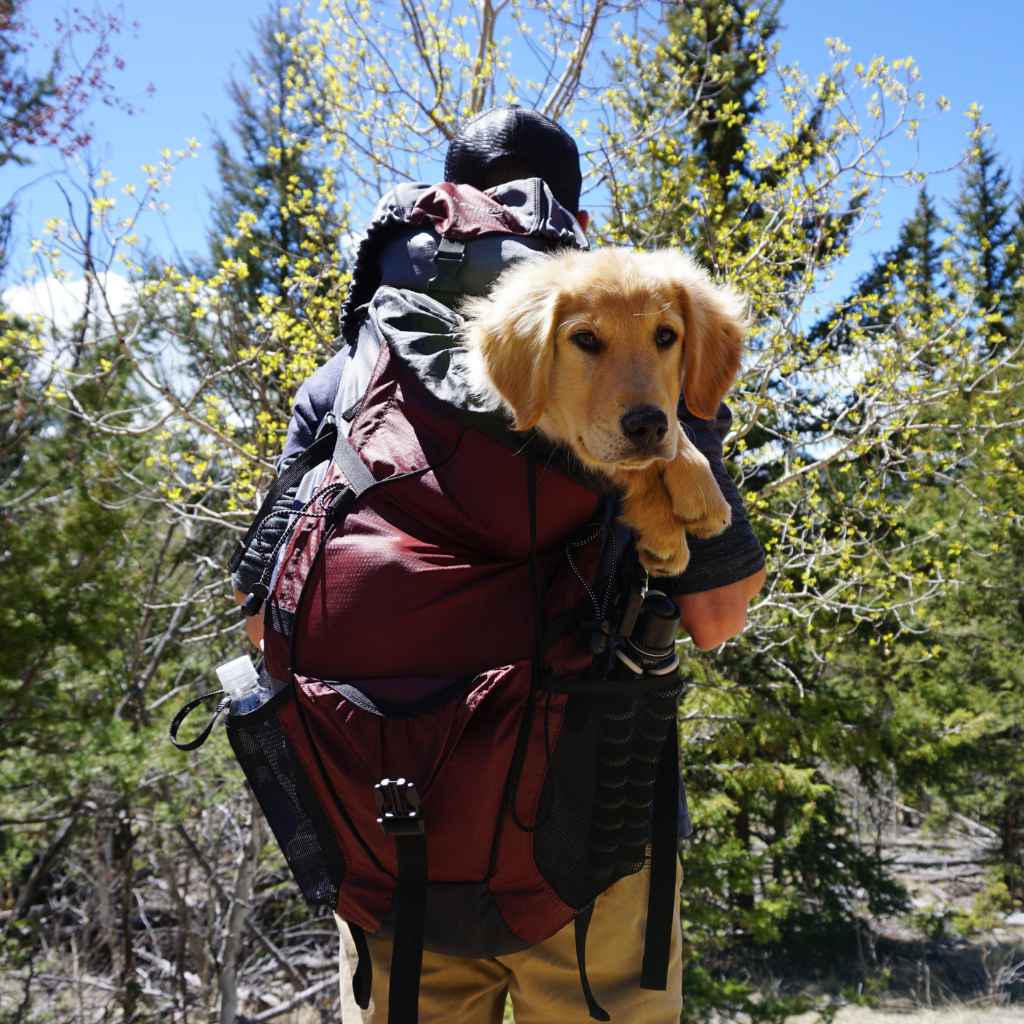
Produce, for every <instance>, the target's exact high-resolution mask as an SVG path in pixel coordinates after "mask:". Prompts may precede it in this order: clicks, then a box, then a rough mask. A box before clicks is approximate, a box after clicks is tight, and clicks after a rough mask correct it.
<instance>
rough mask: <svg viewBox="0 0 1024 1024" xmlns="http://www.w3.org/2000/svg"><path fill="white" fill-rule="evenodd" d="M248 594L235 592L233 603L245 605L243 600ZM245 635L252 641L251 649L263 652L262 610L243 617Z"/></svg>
mask: <svg viewBox="0 0 1024 1024" xmlns="http://www.w3.org/2000/svg"><path fill="white" fill-rule="evenodd" d="M247 597H248V594H243V593H242V592H241V591H240V590H236V591H235V603H236V604H245V599H246V598H247ZM245 635H246V636H247V637H248V638H249V640H250V641H252V645H253V647H257V648H259V650H261V651H262V650H263V610H262V609H260V611H259V612H257V614H255V615H247V616H246V617H245Z"/></svg>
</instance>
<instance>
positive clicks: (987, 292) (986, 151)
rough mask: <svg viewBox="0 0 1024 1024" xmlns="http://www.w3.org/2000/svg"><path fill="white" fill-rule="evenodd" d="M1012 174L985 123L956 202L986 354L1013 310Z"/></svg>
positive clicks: (961, 250)
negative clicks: (1009, 247) (1010, 248)
mask: <svg viewBox="0 0 1024 1024" xmlns="http://www.w3.org/2000/svg"><path fill="white" fill-rule="evenodd" d="M1010 187H1011V181H1010V175H1009V173H1008V172H1007V170H1006V168H1005V167H1004V166H1003V164H1002V163H1001V162H1000V159H999V154H998V152H997V151H996V148H995V145H994V143H993V142H992V141H991V139H990V138H989V137H988V135H986V134H982V133H981V131H980V129H979V130H978V131H977V132H975V138H974V140H973V145H972V146H971V148H970V150H969V151H968V154H967V159H966V162H965V165H964V170H963V175H962V181H961V185H960V193H959V195H958V196H957V198H956V199H955V200H954V202H953V210H954V212H955V214H956V216H957V217H958V218H959V221H960V225H959V228H960V230H959V234H958V238H957V252H958V255H959V256H960V258H961V261H962V264H963V267H964V271H965V273H966V276H967V279H968V281H969V282H970V283H971V285H972V287H973V289H974V294H975V307H976V309H977V311H978V317H979V338H980V347H981V354H982V355H988V354H991V353H992V352H995V351H998V350H999V349H1000V348H1001V347H1002V345H1003V343H1004V342H1005V340H1006V337H1007V333H1008V331H1009V330H1010V325H1009V324H1008V322H1007V320H1008V318H1009V317H1011V316H1012V305H1013V302H1014V301H1015V298H1014V295H1013V279H1012V270H1011V267H1010V265H1009V264H1008V259H1010V258H1012V257H1008V254H1007V245H1008V244H1009V243H1010V241H1011V238H1012V236H1013V223H1012V220H1011V205H1012V196H1011V194H1010Z"/></svg>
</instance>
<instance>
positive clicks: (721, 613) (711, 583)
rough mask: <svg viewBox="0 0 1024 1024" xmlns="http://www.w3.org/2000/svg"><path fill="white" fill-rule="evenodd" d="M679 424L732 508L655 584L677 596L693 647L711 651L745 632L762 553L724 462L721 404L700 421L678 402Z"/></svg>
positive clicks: (726, 419)
mask: <svg viewBox="0 0 1024 1024" xmlns="http://www.w3.org/2000/svg"><path fill="white" fill-rule="evenodd" d="M679 420H680V422H681V423H682V424H683V428H684V429H685V430H686V432H687V434H688V435H689V437H690V439H691V440H692V441H693V443H694V444H695V445H696V446H697V448H698V449H699V450H700V451H701V452H702V453H703V454H704V456H705V457H706V458H707V460H708V462H709V463H710V464H711V469H712V472H713V473H714V474H715V479H716V480H717V481H718V485H719V486H720V487H721V489H722V493H723V494H724V495H725V498H726V500H727V501H728V502H729V505H730V506H731V508H732V525H730V526H729V528H728V529H727V530H725V531H724V532H723V533H721V534H719V535H718V536H717V537H710V538H708V539H706V540H700V539H698V538H696V537H688V538H687V541H688V543H689V546H690V564H689V565H688V566H687V569H686V571H685V572H684V573H682V575H680V576H675V577H671V578H668V579H662V580H658V581H657V583H656V584H655V585H656V586H657V588H658V589H659V590H663V591H664V592H665V593H667V594H670V595H671V596H672V597H674V598H675V600H676V603H677V604H678V605H679V612H680V618H681V624H682V626H683V628H684V629H685V630H686V631H687V632H688V633H689V634H690V636H691V637H692V638H693V642H694V644H696V646H697V647H699V648H700V649H701V650H710V649H712V648H714V647H717V646H718V645H719V644H722V643H724V642H725V641H726V640H728V639H730V638H731V637H734V636H736V635H737V634H738V633H740V632H742V631H743V627H744V626H745V625H746V621H747V607H748V605H749V604H750V601H751V600H752V599H753V598H754V597H755V596H756V595H757V594H758V592H759V591H760V590H761V588H762V586H764V581H765V567H764V551H763V550H762V548H761V545H760V543H759V542H758V540H757V537H755V536H754V531H753V530H752V529H751V528H750V523H749V521H748V520H747V513H746V509H745V508H744V507H743V499H742V498H741V497H740V493H739V491H738V490H737V488H736V485H735V483H733V480H732V478H731V477H730V476H729V474H728V473H727V472H726V469H725V466H724V464H723V462H722V441H723V439H724V438H725V435H726V434H727V433H728V430H729V426H730V424H731V423H732V413H731V412H730V411H729V409H728V407H727V406H725V405H723V406H722V407H721V408H720V409H719V411H718V415H717V417H716V418H715V419H714V420H702V419H698V418H697V417H695V416H692V415H691V414H690V413H689V412H688V411H687V410H686V408H685V406H684V405H682V404H680V409H679Z"/></svg>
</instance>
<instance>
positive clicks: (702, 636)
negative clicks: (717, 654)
mask: <svg viewBox="0 0 1024 1024" xmlns="http://www.w3.org/2000/svg"><path fill="white" fill-rule="evenodd" d="M766 575H767V573H766V571H765V569H764V567H763V566H762V568H760V569H759V570H758V571H757V572H755V573H753V574H752V575H750V576H747V577H745V578H744V579H741V580H737V581H736V582H735V583H727V584H726V585H725V586H724V587H715V588H714V589H713V590H702V591H698V592H697V593H695V594H679V595H677V596H676V604H678V605H679V621H680V624H681V625H682V627H683V629H685V630H686V632H687V633H689V634H690V637H691V638H692V639H693V642H694V644H696V646H697V647H699V648H700V649H701V650H702V651H710V650H712V649H714V648H715V647H718V646H719V644H724V643H725V641H726V640H731V639H732V638H733V637H734V636H737V635H738V634H740V633H742V632H743V629H744V627H745V626H746V624H747V608H748V606H749V605H750V602H751V601H752V600H753V599H754V598H755V597H756V596H757V594H758V593H759V592H760V590H761V588H762V587H763V586H764V581H765V577H766Z"/></svg>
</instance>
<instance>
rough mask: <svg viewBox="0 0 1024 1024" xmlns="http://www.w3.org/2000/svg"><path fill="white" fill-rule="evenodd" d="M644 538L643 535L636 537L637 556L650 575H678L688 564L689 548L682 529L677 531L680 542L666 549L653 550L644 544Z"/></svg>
mask: <svg viewBox="0 0 1024 1024" xmlns="http://www.w3.org/2000/svg"><path fill="white" fill-rule="evenodd" d="M646 539H647V538H644V537H641V538H639V539H638V541H637V556H638V557H639V559H640V564H641V565H642V566H643V567H644V568H645V569H646V570H647V571H648V572H649V573H650V574H651V575H652V576H678V575H679V574H680V573H681V572H682V571H683V570H684V569H685V568H686V567H687V566H688V565H689V564H690V548H689V546H688V545H687V543H686V536H685V534H684V533H683V532H682V530H680V531H679V539H680V542H681V543H679V544H678V545H677V546H675V547H670V548H669V549H668V550H664V551H653V550H651V548H650V547H648V546H646V545H645V544H644V541H645V540H646Z"/></svg>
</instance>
